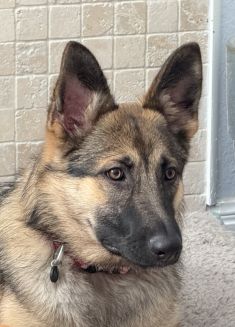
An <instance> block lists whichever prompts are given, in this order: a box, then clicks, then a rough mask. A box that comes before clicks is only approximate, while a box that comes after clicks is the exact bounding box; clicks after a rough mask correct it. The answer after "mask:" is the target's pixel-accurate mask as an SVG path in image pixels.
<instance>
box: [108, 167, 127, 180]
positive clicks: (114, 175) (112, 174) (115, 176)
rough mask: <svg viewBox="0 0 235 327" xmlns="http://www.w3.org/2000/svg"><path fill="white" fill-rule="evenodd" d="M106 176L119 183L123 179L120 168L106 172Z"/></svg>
mask: <svg viewBox="0 0 235 327" xmlns="http://www.w3.org/2000/svg"><path fill="white" fill-rule="evenodd" d="M106 174H107V176H108V177H109V178H110V179H112V180H113V181H121V180H123V179H124V178H125V175H124V172H123V170H122V169H121V168H112V169H110V170H108V171H107V173H106Z"/></svg>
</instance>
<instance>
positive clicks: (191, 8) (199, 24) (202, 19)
mask: <svg viewBox="0 0 235 327" xmlns="http://www.w3.org/2000/svg"><path fill="white" fill-rule="evenodd" d="M207 24H208V0H197V1H195V0H181V6H180V30H181V31H195V30H204V29H206V28H207Z"/></svg>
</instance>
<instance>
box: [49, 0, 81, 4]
mask: <svg viewBox="0 0 235 327" xmlns="http://www.w3.org/2000/svg"><path fill="white" fill-rule="evenodd" d="M48 1H49V2H48V3H49V4H58V5H67V4H68V5H69V4H75V3H80V2H81V0H48Z"/></svg>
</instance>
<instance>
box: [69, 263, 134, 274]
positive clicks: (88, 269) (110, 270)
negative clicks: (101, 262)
mask: <svg viewBox="0 0 235 327" xmlns="http://www.w3.org/2000/svg"><path fill="white" fill-rule="evenodd" d="M73 267H74V268H75V269H77V268H78V269H79V270H80V271H82V272H84V273H91V274H92V273H106V274H120V275H126V274H127V273H129V272H130V271H131V267H129V266H119V267H116V266H113V267H112V266H110V267H105V266H103V267H102V266H98V265H92V264H88V263H82V264H79V265H78V264H77V263H76V262H75V263H74V264H73Z"/></svg>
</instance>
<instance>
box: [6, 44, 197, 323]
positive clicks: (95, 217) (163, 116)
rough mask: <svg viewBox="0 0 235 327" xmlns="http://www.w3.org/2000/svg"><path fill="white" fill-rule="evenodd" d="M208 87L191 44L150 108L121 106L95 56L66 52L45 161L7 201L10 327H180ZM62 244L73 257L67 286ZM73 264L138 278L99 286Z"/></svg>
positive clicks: (113, 278)
mask: <svg viewBox="0 0 235 327" xmlns="http://www.w3.org/2000/svg"><path fill="white" fill-rule="evenodd" d="M201 82H202V72H201V56H200V50H199V47H198V45H197V44H195V43H190V44H186V45H184V46H182V47H181V48H179V49H178V50H176V51H175V52H174V53H173V54H172V55H171V56H170V58H169V59H168V60H167V61H166V63H165V64H164V65H163V67H162V69H161V70H160V72H159V74H158V75H157V77H156V78H155V80H154V81H153V83H152V85H151V87H150V89H149V91H148V92H147V94H146V95H145V96H144V97H143V99H142V100H141V101H139V102H136V103H129V104H128V103H127V104H120V105H117V104H116V102H115V100H114V98H113V97H112V95H111V93H110V91H109V88H108V85H107V81H106V79H105V77H104V75H103V72H102V71H101V69H100V67H99V65H98V63H97V61H96V59H95V58H94V56H93V55H92V54H91V53H90V52H89V51H88V50H87V49H86V48H85V47H83V46H82V45H80V44H78V43H75V42H70V43H69V44H68V45H67V47H66V49H65V52H64V55H63V59H62V64H61V72H60V76H59V78H58V81H57V84H56V87H55V90H54V95H53V98H52V102H51V105H50V108H49V111H48V121H47V127H46V136H45V143H44V146H43V149H42V152H41V154H40V155H39V156H38V158H37V160H36V161H35V162H34V163H32V166H31V167H27V168H26V170H25V172H24V174H23V175H22V176H21V177H20V178H19V179H18V181H17V183H16V186H15V188H14V189H13V190H12V191H11V192H10V193H8V194H7V195H6V196H5V197H4V198H3V199H2V204H1V209H0V325H1V324H2V325H6V326H9V327H23V326H27V327H59V326H66V327H91V326H92V327H94V326H95V327H120V326H122V327H176V326H179V323H180V314H179V313H180V310H179V305H178V303H179V299H178V298H177V293H178V290H179V288H180V277H179V276H180V274H181V272H182V271H181V269H182V268H181V264H180V262H179V261H178V259H179V254H180V250H181V233H180V226H181V211H182V201H183V199H182V198H183V185H182V173H183V169H184V166H185V163H186V162H187V158H188V153H189V143H190V139H191V138H192V136H193V135H194V133H195V132H196V130H197V122H198V118H197V111H198V102H199V98H200V93H201ZM119 174H120V176H119ZM172 174H173V175H172ZM174 174H175V177H174ZM117 176H119V177H120V178H118V180H115V178H116V177H117ZM172 176H173V178H172ZM113 177H115V178H114V179H113ZM54 239H57V240H60V241H61V242H63V243H64V244H65V250H66V253H69V255H67V254H66V253H65V256H64V258H63V262H62V265H61V267H60V276H59V280H58V281H57V283H52V282H51V281H50V279H49V273H50V262H51V260H52V256H53V249H52V241H53V240H54ZM159 239H160V240H161V241H159ZM159 242H160V243H159ZM161 242H163V243H164V242H166V243H167V242H168V243H167V244H168V245H169V244H170V245H171V246H172V247H173V250H172V251H173V255H171V254H172V252H169V253H170V254H169V256H167V255H166V253H168V252H164V251H165V250H164V248H163V251H159V246H162V243H161ZM174 242H175V243H174ZM173 243H174V244H173ZM150 244H151V246H150ZM159 244H160V245H159ZM164 244H165V243H164ZM172 244H173V245H172ZM176 244H177V245H176ZM153 245H154V247H153ZM156 248H157V249H156ZM175 248H177V251H176V250H175ZM72 257H75V258H77V257H79V258H80V259H81V260H83V261H84V262H87V263H89V264H92V265H93V266H95V267H102V268H103V269H106V270H108V271H110V270H112V269H116V270H118V269H119V268H120V267H122V266H125V267H128V268H130V271H129V272H128V273H126V274H124V275H122V274H111V273H107V272H96V273H93V274H91V273H88V272H86V271H82V270H79V269H76V268H74V267H73V259H72ZM177 261H178V262H177Z"/></svg>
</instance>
